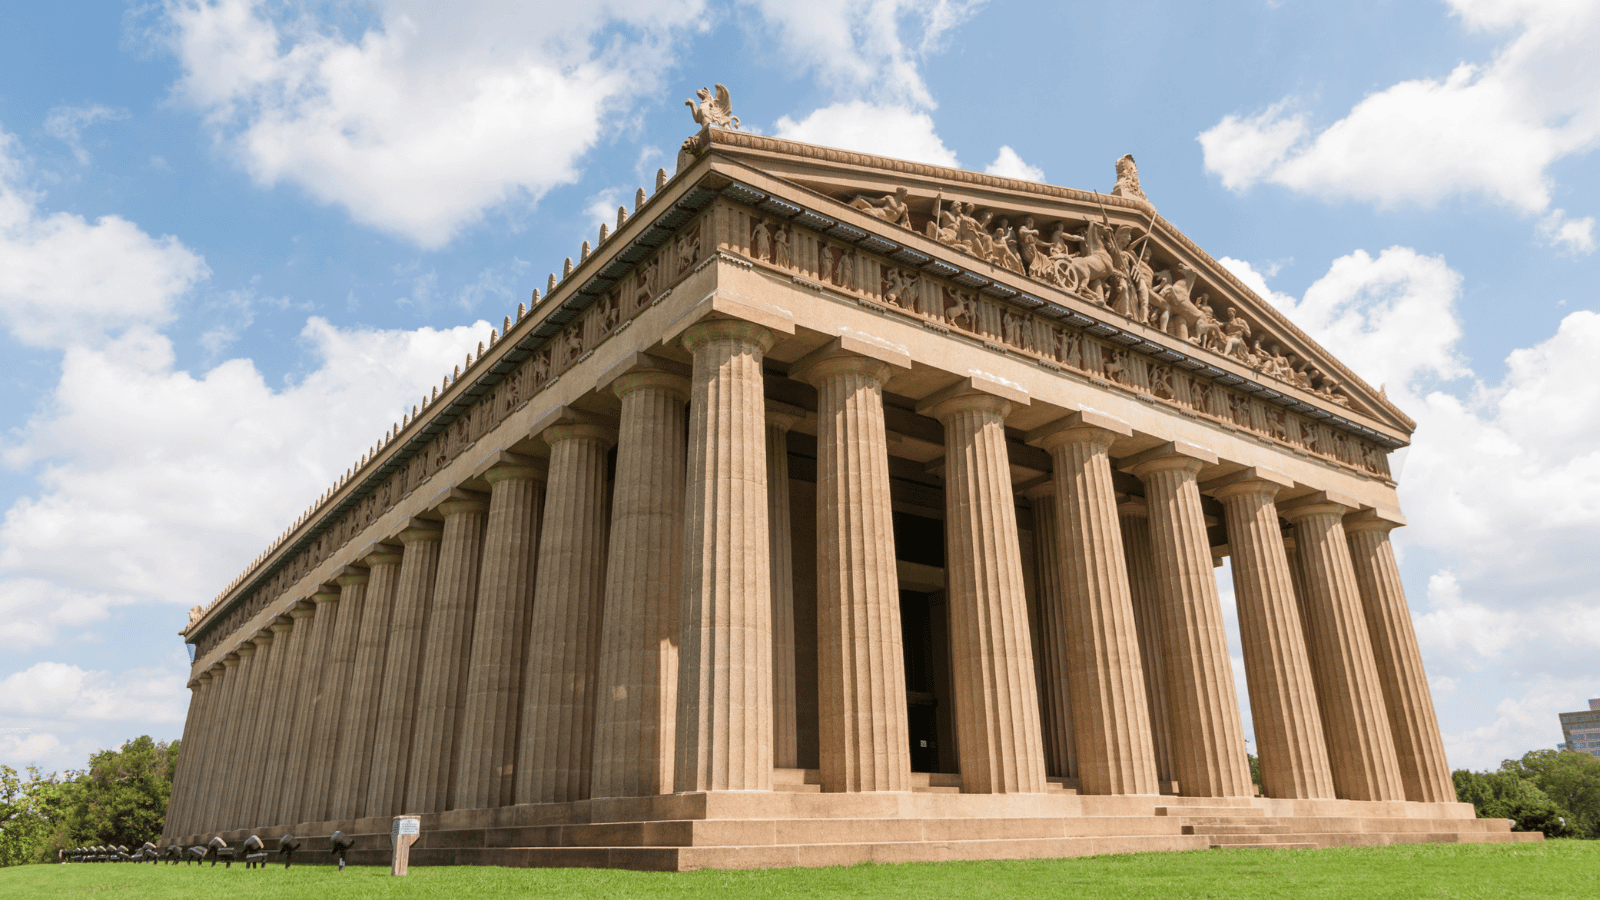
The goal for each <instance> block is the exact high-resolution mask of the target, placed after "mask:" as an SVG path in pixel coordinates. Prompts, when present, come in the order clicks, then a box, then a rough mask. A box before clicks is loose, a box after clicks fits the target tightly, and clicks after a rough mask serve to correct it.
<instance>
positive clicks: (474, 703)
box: [453, 465, 544, 809]
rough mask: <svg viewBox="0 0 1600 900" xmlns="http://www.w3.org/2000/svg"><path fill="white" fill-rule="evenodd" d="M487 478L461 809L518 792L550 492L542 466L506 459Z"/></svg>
mask: <svg viewBox="0 0 1600 900" xmlns="http://www.w3.org/2000/svg"><path fill="white" fill-rule="evenodd" d="M484 478H485V480H487V481H488V482H489V492H490V493H489V521H488V526H487V528H486V530H485V532H484V537H483V573H482V575H480V576H479V580H478V607H477V611H476V614H475V616H474V622H473V626H472V660H471V663H470V664H469V665H468V667H467V706H466V711H465V713H464V714H463V716H462V735H461V751H460V760H459V762H458V763H457V766H456V789H455V797H454V803H453V805H454V806H455V808H457V809H483V808H486V807H494V806H506V805H508V804H510V803H511V802H512V799H513V795H512V788H513V787H514V786H515V784H516V781H515V766H516V758H517V734H518V732H517V726H518V723H519V722H520V715H521V711H522V702H521V701H522V668H523V660H524V659H525V658H526V653H527V639H528V613H529V609H530V608H531V607H532V605H533V604H532V600H533V574H534V562H535V558H536V555H537V553H538V550H539V507H540V504H541V502H542V501H543V499H544V470H543V469H541V468H537V467H534V466H532V465H500V466H495V467H494V468H492V469H490V470H489V471H488V472H487V473H485V475H484Z"/></svg>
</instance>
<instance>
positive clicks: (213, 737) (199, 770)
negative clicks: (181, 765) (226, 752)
mask: <svg viewBox="0 0 1600 900" xmlns="http://www.w3.org/2000/svg"><path fill="white" fill-rule="evenodd" d="M227 671H228V667H227V666H226V665H224V664H223V663H221V662H217V663H213V664H212V666H211V668H209V669H207V670H206V671H205V672H204V674H205V675H208V676H210V679H211V686H210V687H209V688H208V689H207V693H206V704H205V718H204V720H202V722H201V728H200V736H199V752H198V753H197V754H196V755H195V774H194V779H193V782H192V786H191V787H190V789H189V796H188V798H187V799H186V800H185V801H184V804H183V812H182V815H181V822H180V824H179V828H180V830H179V831H178V832H177V833H176V836H178V837H183V836H187V835H193V834H195V833H196V832H198V831H200V830H201V829H202V828H205V827H207V823H206V822H205V816H206V806H207V804H208V803H209V802H210V801H211V799H212V794H213V791H214V788H213V787H212V779H213V778H214V777H215V774H216V771H217V768H218V765H219V763H218V759H219V757H220V756H221V753H220V751H219V749H218V747H217V739H218V737H219V736H220V735H221V734H223V733H224V727H223V725H222V720H223V718H224V717H225V714H224V707H223V702H224V698H225V697H226V695H227V690H228V687H227V680H226V673H227Z"/></svg>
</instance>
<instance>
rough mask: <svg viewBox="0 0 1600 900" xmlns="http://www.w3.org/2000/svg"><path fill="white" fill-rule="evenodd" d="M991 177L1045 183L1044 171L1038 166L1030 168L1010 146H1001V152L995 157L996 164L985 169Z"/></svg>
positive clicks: (990, 164)
mask: <svg viewBox="0 0 1600 900" xmlns="http://www.w3.org/2000/svg"><path fill="white" fill-rule="evenodd" d="M983 170H984V171H985V172H988V173H989V174H990V175H999V176H1001V177H1002V178H1020V179H1022V180H1023V181H1043V180H1044V170H1043V169H1041V168H1039V167H1038V166H1030V165H1028V164H1027V163H1025V162H1023V161H1022V157H1020V156H1018V155H1017V151H1015V150H1013V149H1011V148H1010V147H1009V146H1001V148H1000V152H999V154H998V155H996V156H995V158H994V162H992V163H989V164H988V165H987V166H985V167H984V169H983Z"/></svg>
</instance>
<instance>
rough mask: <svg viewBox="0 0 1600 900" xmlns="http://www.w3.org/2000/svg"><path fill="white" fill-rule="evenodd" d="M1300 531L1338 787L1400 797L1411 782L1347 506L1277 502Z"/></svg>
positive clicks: (1358, 796) (1351, 793)
mask: <svg viewBox="0 0 1600 900" xmlns="http://www.w3.org/2000/svg"><path fill="white" fill-rule="evenodd" d="M1278 511H1279V513H1280V514H1282V515H1283V516H1284V518H1286V519H1288V520H1289V521H1290V522H1291V523H1292V524H1293V525H1294V529H1295V545H1296V549H1297V551H1298V556H1299V560H1300V567H1301V578H1302V582H1303V587H1304V591H1305V594H1304V596H1303V597H1302V598H1301V601H1302V607H1303V608H1302V613H1303V616H1302V619H1303V621H1302V623H1301V624H1302V626H1303V627H1304V629H1305V633H1306V649H1307V650H1308V651H1309V655H1310V659H1311V674H1312V678H1313V680H1314V681H1315V683H1316V686H1317V705H1318V708H1319V709H1320V710H1321V712H1322V730H1323V734H1324V735H1325V736H1326V737H1327V740H1328V759H1329V762H1330V763H1332V765H1333V785H1334V788H1335V790H1336V791H1337V792H1338V795H1339V797H1341V798H1343V799H1348V800H1400V799H1404V797H1405V785H1404V784H1403V783H1402V782H1401V780H1400V766H1399V762H1398V761H1397V759H1396V757H1395V750H1394V738H1393V737H1392V736H1391V735H1390V733H1389V718H1388V714H1387V712H1386V710H1385V707H1384V702H1383V687H1382V685H1381V683H1380V682H1379V680H1378V668H1377V664H1376V663H1375V662H1374V661H1373V656H1372V639H1371V637H1370V636H1369V635H1368V633H1367V623H1366V619H1365V617H1364V615H1363V613H1362V609H1361V596H1360V590H1359V588H1358V587H1357V585H1356V574H1355V568H1354V566H1353V565H1352V564H1351V562H1350V545H1349V543H1348V542H1347V541H1346V539H1345V535H1344V526H1343V524H1342V519H1343V518H1344V515H1345V513H1347V512H1349V511H1350V509H1349V507H1348V506H1346V505H1344V504H1342V503H1338V502H1334V501H1332V500H1328V499H1325V498H1324V497H1322V496H1319V495H1316V494H1313V495H1310V496H1308V497H1301V498H1296V499H1295V500H1292V501H1289V502H1288V503H1283V504H1279V505H1278Z"/></svg>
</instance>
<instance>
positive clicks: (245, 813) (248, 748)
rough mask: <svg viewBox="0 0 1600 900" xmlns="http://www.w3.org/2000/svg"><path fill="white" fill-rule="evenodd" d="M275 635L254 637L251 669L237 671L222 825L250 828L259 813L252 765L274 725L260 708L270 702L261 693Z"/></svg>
mask: <svg viewBox="0 0 1600 900" xmlns="http://www.w3.org/2000/svg"><path fill="white" fill-rule="evenodd" d="M274 638H275V634H274V632H273V631H272V630H271V629H264V630H262V631H261V632H259V633H257V634H256V635H255V637H253V638H251V639H250V643H252V644H254V645H255V657H254V658H253V659H252V660H251V661H250V665H249V666H248V668H241V669H240V670H239V672H238V675H239V686H240V689H241V690H242V692H243V693H242V695H241V696H240V697H239V699H238V706H237V707H236V710H237V716H236V718H235V719H234V721H232V722H229V723H228V730H229V732H230V734H229V740H230V741H231V742H234V753H235V754H236V756H237V758H236V759H235V760H234V761H233V767H232V772H231V778H230V779H229V782H228V784H227V787H226V788H225V794H226V797H225V802H226V803H227V807H228V811H227V814H226V815H224V816H223V817H222V818H220V819H218V820H217V825H218V826H219V827H221V828H248V827H250V825H251V824H253V823H252V822H251V818H252V817H253V816H254V815H255V813H256V808H255V798H254V796H253V792H254V791H255V789H256V787H257V785H256V784H255V783H254V782H255V781H256V778H255V775H256V773H255V771H254V770H253V769H252V768H251V766H252V765H256V766H259V765H260V761H259V760H258V758H257V753H256V751H257V747H256V745H257V744H258V743H260V742H262V741H264V740H266V736H267V734H268V733H269V729H270V728H271V723H270V722H263V721H262V717H261V711H262V709H264V708H265V707H266V703H267V701H266V699H265V698H264V697H263V696H262V695H263V694H265V693H266V692H267V691H269V690H270V689H271V684H272V683H271V682H270V681H268V680H267V676H268V675H269V674H271V669H270V666H271V657H272V653H273V640H274ZM241 649H242V648H241Z"/></svg>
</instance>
